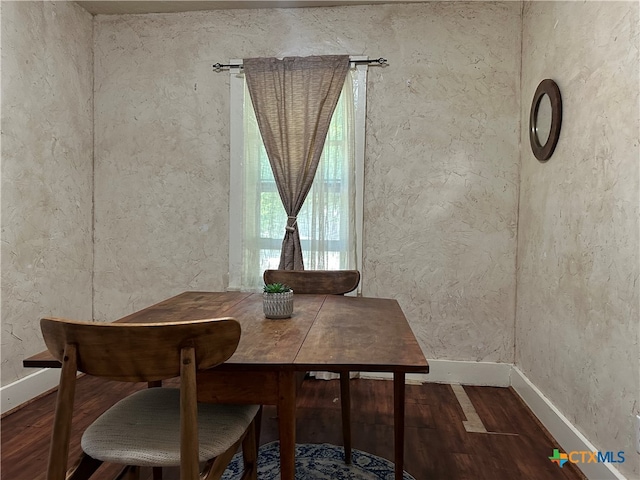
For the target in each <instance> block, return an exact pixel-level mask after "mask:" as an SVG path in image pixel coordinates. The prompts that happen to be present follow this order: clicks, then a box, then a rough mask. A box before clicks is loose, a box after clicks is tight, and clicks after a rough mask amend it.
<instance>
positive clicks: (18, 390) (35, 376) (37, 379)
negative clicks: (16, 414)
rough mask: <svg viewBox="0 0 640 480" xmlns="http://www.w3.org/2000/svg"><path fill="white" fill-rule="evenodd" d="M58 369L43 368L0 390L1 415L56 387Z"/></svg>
mask: <svg viewBox="0 0 640 480" xmlns="http://www.w3.org/2000/svg"><path fill="white" fill-rule="evenodd" d="M59 381H60V369H59V368H44V369H42V370H38V371H37V372H34V373H32V374H31V375H27V376H26V377H24V378H21V379H19V380H16V381H15V382H13V383H10V384H8V385H5V386H4V387H2V388H0V409H1V414H4V413H6V412H8V411H9V410H13V409H14V408H16V407H18V406H19V405H21V404H22V403H25V402H28V401H29V400H31V399H33V398H35V397H37V396H38V395H42V394H43V393H45V392H47V391H49V390H51V389H52V388H54V387H56V386H57V385H58V382H59Z"/></svg>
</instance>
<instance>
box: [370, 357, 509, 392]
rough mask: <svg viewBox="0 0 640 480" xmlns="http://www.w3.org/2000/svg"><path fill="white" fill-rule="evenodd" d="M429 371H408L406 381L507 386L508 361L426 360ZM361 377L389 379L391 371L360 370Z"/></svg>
mask: <svg viewBox="0 0 640 480" xmlns="http://www.w3.org/2000/svg"><path fill="white" fill-rule="evenodd" d="M428 362H429V373H428V374H425V373H410V374H407V376H406V381H407V383H415V382H418V383H459V384H461V385H477V386H483V387H508V386H509V376H510V373H511V366H512V365H511V364H510V363H490V362H466V361H455V360H428ZM360 377H361V378H380V379H386V380H388V379H391V378H393V375H392V374H391V373H369V372H361V373H360Z"/></svg>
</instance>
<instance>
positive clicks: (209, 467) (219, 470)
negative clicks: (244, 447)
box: [200, 433, 253, 480]
mask: <svg viewBox="0 0 640 480" xmlns="http://www.w3.org/2000/svg"><path fill="white" fill-rule="evenodd" d="M252 434H253V433H252ZM242 440H243V439H242V438H240V439H239V440H238V441H237V442H236V443H234V444H233V445H232V446H231V448H229V449H228V450H227V451H226V452H223V453H221V454H220V455H218V456H217V457H216V458H215V459H213V460H209V461H208V462H207V463H206V465H205V467H204V469H203V470H202V472H201V473H200V478H201V479H203V480H219V479H220V477H222V474H223V473H224V471H225V470H226V469H227V465H229V462H231V459H232V458H233V456H234V455H235V453H236V452H237V451H238V448H239V447H240V444H241V443H242Z"/></svg>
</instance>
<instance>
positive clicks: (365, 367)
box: [23, 292, 429, 480]
mask: <svg viewBox="0 0 640 480" xmlns="http://www.w3.org/2000/svg"><path fill="white" fill-rule="evenodd" d="M218 317H233V318H235V319H237V320H238V321H239V322H240V324H241V327H242V334H241V337H240V343H239V344H238V348H237V349H236V351H235V353H234V354H233V356H232V357H231V358H230V359H229V360H227V362H225V363H224V364H222V365H219V366H217V367H215V368H213V369H210V370H206V371H202V372H199V373H198V400H199V401H202V402H217V403H252V404H261V405H276V406H277V412H278V428H279V437H280V470H281V479H282V480H294V477H295V441H296V440H295V429H296V410H295V406H296V391H297V387H298V385H299V382H298V381H297V379H298V378H300V374H301V373H303V372H307V371H330V372H343V371H344V372H346V371H348V372H389V373H392V374H393V383H394V387H393V392H394V457H395V458H394V462H395V467H394V469H395V479H396V480H401V479H402V476H403V464H404V408H405V375H406V374H407V373H428V371H429V364H428V363H427V360H426V359H425V357H424V354H423V353H422V350H421V348H420V346H419V345H418V342H417V340H416V338H415V335H414V334H413V331H412V330H411V327H410V325H409V323H408V321H407V319H406V317H405V315H404V313H403V312H402V309H401V308H400V305H399V304H398V302H397V301H396V300H393V299H386V298H368V297H351V296H341V295H299V294H296V295H295V297H294V311H293V315H292V317H291V318H287V319H277V320H275V319H267V318H265V316H264V314H263V311H262V294H257V293H244V292H184V293H181V294H179V295H176V296H174V297H171V298H169V299H167V300H164V301H162V302H160V303H157V304H155V305H152V306H150V307H148V308H145V309H143V310H140V311H137V312H135V313H132V314H130V315H127V316H126V317H123V318H121V319H119V320H117V321H118V322H130V323H141V322H170V321H180V320H195V319H205V318H218ZM23 365H24V366H25V367H59V366H60V364H59V363H58V362H57V361H56V360H55V359H54V358H53V357H52V356H51V355H50V354H49V353H48V352H42V353H40V354H37V355H34V356H33V357H30V358H28V359H25V360H24V362H23Z"/></svg>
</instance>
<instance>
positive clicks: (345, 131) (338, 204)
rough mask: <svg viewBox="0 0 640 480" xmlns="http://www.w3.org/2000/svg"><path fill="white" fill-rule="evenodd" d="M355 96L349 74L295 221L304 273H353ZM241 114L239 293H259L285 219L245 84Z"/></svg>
mask: <svg viewBox="0 0 640 480" xmlns="http://www.w3.org/2000/svg"><path fill="white" fill-rule="evenodd" d="M354 94H355V95H356V97H354ZM357 95H358V81H357V73H356V71H355V69H353V70H351V71H350V73H349V74H347V77H346V81H345V84H344V87H343V89H342V94H341V96H340V99H339V101H338V104H337V106H336V110H335V112H334V114H333V118H332V121H331V125H330V127H329V132H328V134H327V139H326V141H325V145H324V150H323V153H322V157H321V159H320V163H319V165H318V169H317V171H316V175H315V178H314V181H313V186H312V187H311V190H310V192H309V194H308V196H307V198H306V200H305V203H304V205H303V207H302V209H301V211H300V212H299V214H298V218H297V221H298V228H299V232H300V240H301V245H302V250H303V258H304V264H305V268H306V269H307V270H320V269H326V270H335V269H355V268H358V266H357V262H356V218H355V217H356V213H355V204H356V192H355V170H356V166H355V150H354V144H355V114H354V104H355V99H356V98H357ZM243 109H244V112H243V113H244V115H243V117H244V125H243V130H244V163H243V165H242V170H243V177H242V183H243V186H242V191H243V195H242V198H243V208H242V211H243V219H242V240H241V241H242V247H241V250H242V272H241V278H240V289H241V290H245V291H259V290H261V289H262V285H263V281H262V272H264V270H265V269H269V268H278V264H279V261H280V249H281V245H282V237H283V234H284V231H285V226H286V223H287V214H286V212H285V210H284V207H283V206H282V202H281V200H280V198H279V195H278V191H277V188H276V184H275V180H274V178H273V173H272V171H271V167H270V165H269V160H268V158H267V154H266V151H265V148H264V145H263V143H262V138H261V136H260V131H259V129H258V124H257V121H256V116H255V113H254V111H253V106H252V104H251V100H250V97H249V93H248V90H247V87H246V82H245V92H244V105H243ZM230 241H240V240H239V239H230Z"/></svg>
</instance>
